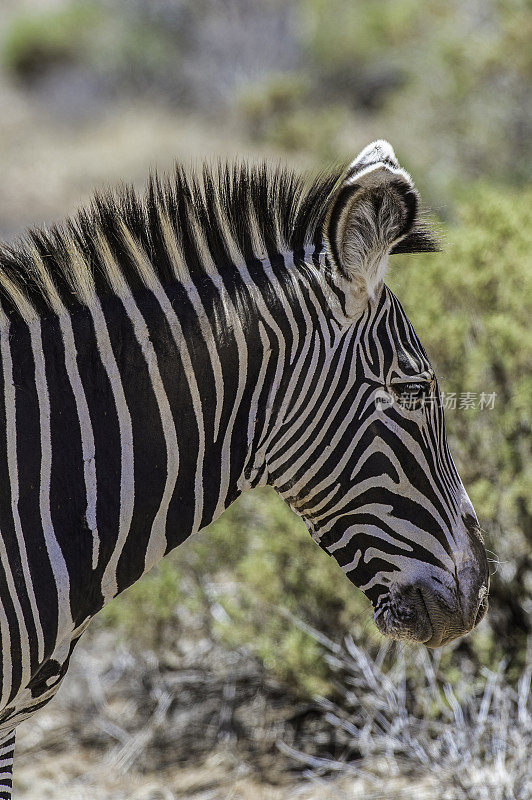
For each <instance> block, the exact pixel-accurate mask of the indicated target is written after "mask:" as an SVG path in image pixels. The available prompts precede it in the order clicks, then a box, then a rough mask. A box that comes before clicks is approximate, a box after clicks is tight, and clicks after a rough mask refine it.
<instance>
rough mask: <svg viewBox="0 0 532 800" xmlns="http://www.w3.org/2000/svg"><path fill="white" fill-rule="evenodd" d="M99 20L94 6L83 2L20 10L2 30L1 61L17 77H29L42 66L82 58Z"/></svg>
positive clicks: (29, 78) (100, 19)
mask: <svg viewBox="0 0 532 800" xmlns="http://www.w3.org/2000/svg"><path fill="white" fill-rule="evenodd" d="M101 21H102V16H101V13H100V11H99V9H98V8H97V6H96V5H94V4H88V3H85V2H84V3H71V4H68V5H66V6H60V7H59V8H53V9H51V10H42V11H40V12H35V11H33V12H29V11H27V10H26V11H24V12H21V13H20V14H19V15H16V16H15V18H14V19H13V20H12V21H11V22H10V23H9V25H7V26H6V28H5V30H4V35H3V38H2V61H3V64H4V66H5V67H6V68H7V69H8V70H9V71H10V72H11V73H13V74H15V75H16V76H17V77H19V78H21V79H23V80H31V79H32V78H33V77H35V76H36V75H38V74H39V73H40V72H41V71H42V70H43V69H47V68H49V67H51V66H56V65H58V64H63V63H65V62H72V61H79V60H82V59H83V58H86V57H87V55H88V53H89V52H90V49H91V45H93V44H94V37H95V35H97V32H98V27H99V25H100V24H101Z"/></svg>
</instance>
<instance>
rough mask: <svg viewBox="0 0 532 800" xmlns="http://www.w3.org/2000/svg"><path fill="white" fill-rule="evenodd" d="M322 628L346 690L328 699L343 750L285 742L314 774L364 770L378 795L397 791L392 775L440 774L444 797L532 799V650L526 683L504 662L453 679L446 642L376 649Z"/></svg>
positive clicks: (437, 786)
mask: <svg viewBox="0 0 532 800" xmlns="http://www.w3.org/2000/svg"><path fill="white" fill-rule="evenodd" d="M310 633H313V632H312V631H310ZM314 635H316V636H318V637H319V640H320V641H321V642H322V644H323V646H324V648H325V651H326V654H325V657H326V659H327V660H328V662H329V664H330V665H331V667H332V669H333V670H334V672H335V674H336V676H337V681H336V685H337V689H338V700H337V701H336V702H332V701H331V700H328V699H325V698H321V699H320V700H319V705H320V707H321V709H322V710H323V712H324V715H325V720H326V722H327V723H328V725H329V726H330V728H331V730H333V731H334V732H335V734H336V742H337V746H338V747H339V749H340V751H341V752H339V753H338V754H337V755H336V756H335V757H332V758H331V757H329V758H323V757H318V758H316V757H315V756H312V755H308V754H306V753H304V752H301V751H299V752H298V751H296V750H294V749H293V748H291V747H288V746H287V745H285V744H281V745H280V748H281V750H282V752H284V753H285V754H286V755H291V756H292V757H293V758H295V759H297V760H298V761H299V762H300V763H302V764H305V765H306V766H307V767H308V770H309V772H308V774H309V775H310V776H313V777H314V778H315V779H319V778H320V777H321V776H323V775H325V774H331V773H334V774H343V775H349V774H350V775H355V776H357V777H364V778H366V779H367V780H369V781H370V782H372V783H373V785H374V791H375V794H374V795H371V796H375V797H381V796H382V797H384V796H387V795H383V794H382V792H385V791H386V788H387V786H388V783H389V780H390V777H391V776H404V777H409V778H411V779H416V778H418V777H419V778H426V777H427V776H430V783H431V785H432V787H433V789H432V790H433V791H436V792H437V796H438V797H440V798H442V800H530V797H532V768H531V764H530V755H531V753H532V702H531V701H532V695H531V691H530V688H531V674H532V659H529V660H528V664H527V666H526V668H525V670H524V671H523V673H522V675H521V678H520V680H519V683H518V686H517V687H516V688H514V687H513V686H511V685H510V684H508V683H507V682H506V680H505V670H504V668H505V665H504V664H503V663H501V664H500V665H499V668H498V669H497V670H496V671H491V670H488V669H482V670H481V674H480V675H477V676H475V677H474V679H473V680H472V679H471V676H467V677H466V676H459V677H458V679H457V680H456V682H455V683H454V684H453V685H451V683H449V682H447V681H446V680H445V679H444V678H442V677H441V676H440V675H439V672H438V665H439V660H440V653H439V652H436V653H434V654H429V651H427V650H426V649H425V648H415V649H410V648H407V647H405V646H398V647H397V646H396V647H391V646H390V645H389V644H388V643H387V642H384V643H383V646H382V648H381V650H380V652H378V653H377V654H376V655H375V656H370V655H369V654H368V653H367V652H366V651H365V650H363V649H362V648H360V647H358V646H357V645H356V644H355V642H354V641H353V640H352V639H347V640H346V642H345V646H344V647H339V646H337V645H336V644H334V643H333V642H330V641H328V640H327V639H325V638H324V637H323V636H322V635H321V634H318V633H315V632H314ZM390 651H392V657H390V655H391V654H390ZM433 796H434V795H433Z"/></svg>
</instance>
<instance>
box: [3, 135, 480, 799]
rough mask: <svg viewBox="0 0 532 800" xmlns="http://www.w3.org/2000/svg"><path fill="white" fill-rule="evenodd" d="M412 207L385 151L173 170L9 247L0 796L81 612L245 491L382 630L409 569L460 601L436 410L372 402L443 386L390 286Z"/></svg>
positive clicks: (458, 539) (80, 623) (380, 147)
mask: <svg viewBox="0 0 532 800" xmlns="http://www.w3.org/2000/svg"><path fill="white" fill-rule="evenodd" d="M383 154H384V155H383ZM416 209H417V197H416V195H415V191H414V189H413V187H412V184H411V181H410V178H409V176H408V175H407V173H405V172H404V171H403V170H401V169H400V168H399V166H398V165H397V163H396V161H395V157H394V156H393V151H392V150H391V148H389V146H388V145H386V144H385V143H377V145H375V146H374V147H373V150H372V149H371V148H370V149H366V150H365V151H363V153H362V154H361V156H360V157H359V159H357V160H356V161H355V162H353V164H352V165H351V166H350V168H349V169H348V170H347V172H346V173H345V175H344V176H343V177H342V173H341V172H337V173H336V174H332V175H326V176H321V177H319V178H317V179H315V180H313V181H311V182H307V183H306V182H305V181H304V180H303V179H302V178H300V177H297V176H294V175H293V174H291V173H289V172H286V171H283V170H273V171H270V170H269V169H267V168H266V167H253V168H252V167H247V166H245V165H238V166H227V167H225V166H224V167H220V168H219V169H218V170H214V171H209V170H205V171H204V173H203V175H202V176H201V178H199V177H196V176H191V177H187V176H186V175H185V173H184V172H183V171H182V170H180V169H178V170H177V173H176V175H175V177H174V179H173V180H172V181H170V180H168V181H166V182H165V183H164V184H161V183H160V182H159V181H158V180H153V181H152V182H151V183H150V186H149V189H148V193H147V195H146V197H145V198H144V199H139V198H138V197H137V196H136V195H135V194H134V193H133V192H132V191H130V190H127V191H125V192H124V193H123V194H122V195H121V196H120V197H115V196H109V197H107V198H103V199H102V198H97V199H96V200H95V201H94V203H93V205H92V207H91V208H90V209H89V210H88V211H82V212H80V214H79V215H78V217H77V218H76V219H75V220H73V221H70V222H68V223H67V224H66V226H64V227H63V228H55V229H52V230H51V231H49V232H44V231H33V232H30V234H28V238H27V240H26V241H25V242H22V243H21V244H20V246H18V247H16V248H4V249H3V250H1V251H0V356H1V363H2V373H1V375H2V380H1V381H0V413H1V415H2V419H3V425H1V426H0V532H1V534H2V535H1V536H0V638H1V648H0V650H1V658H2V679H1V682H0V688H1V702H0V736H3V737H4V738H3V745H2V748H1V752H0V757H1V758H2V759H3V761H2V764H3V767H4V769H3V772H2V775H3V777H2V778H1V780H0V797H4V798H9V797H10V785H11V783H10V781H11V778H10V775H11V767H10V764H11V759H12V750H13V742H14V738H13V734H12V731H13V729H14V728H15V727H16V725H17V724H18V723H19V722H20V721H21V720H23V719H25V718H27V717H28V716H30V715H31V714H32V713H33V712H34V711H35V710H36V709H37V708H39V707H41V706H42V705H44V704H45V703H46V702H48V700H49V699H50V698H51V697H52V696H53V695H54V694H55V692H56V691H57V688H58V686H59V684H60V682H61V680H62V678H63V676H64V674H65V672H66V669H67V667H68V661H69V658H70V655H71V653H72V650H73V647H74V645H75V643H76V642H77V640H78V639H79V636H80V635H81V633H82V632H83V630H84V628H85V627H86V625H87V624H88V621H89V620H90V618H91V617H92V616H94V614H95V613H97V611H98V610H99V609H100V608H101V607H102V606H103V605H104V604H105V603H107V602H108V601H109V600H111V599H112V598H113V597H114V596H115V595H116V594H118V593H119V592H121V591H122V590H123V589H125V588H126V587H127V586H129V585H131V584H132V583H133V582H134V581H135V580H137V579H138V578H139V577H140V576H141V575H142V574H143V573H144V572H145V571H146V570H147V569H149V568H150V567H151V566H152V565H153V564H154V563H156V562H157V561H158V560H159V559H160V558H161V557H162V556H163V555H164V554H165V553H167V552H168V551H169V550H171V549H172V548H174V547H175V546H176V545H178V544H180V543H181V542H182V541H184V539H186V538H187V537H188V536H189V535H190V534H191V533H194V532H196V531H198V530H199V529H200V528H202V527H204V526H206V525H207V524H209V522H211V521H212V520H214V519H216V518H217V517H218V516H219V515H220V514H221V513H222V512H223V510H224V509H225V508H226V507H227V506H228V505H229V504H230V503H231V502H232V501H233V500H234V499H235V498H236V497H237V496H238V495H239V494H240V493H241V492H242V491H244V490H246V489H249V488H252V487H254V486H257V485H261V484H265V483H270V484H271V485H273V486H274V487H275V488H276V489H277V491H278V492H279V493H280V494H281V495H282V496H283V497H284V498H285V499H286V501H287V502H288V503H289V504H290V505H291V507H292V508H294V510H296V511H297V512H298V513H299V514H301V515H302V516H303V518H304V519H305V520H306V522H307V524H308V526H309V529H310V530H311V532H312V535H313V536H314V538H315V539H316V541H317V542H319V544H320V545H321V546H322V547H324V548H325V549H326V550H327V551H328V552H329V553H330V554H331V555H333V556H334V557H335V558H336V560H337V561H338V563H339V564H340V566H341V567H342V568H343V569H344V571H345V572H346V573H347V574H348V576H349V578H350V579H351V580H352V581H353V582H354V583H355V584H356V585H358V586H360V587H361V588H363V589H364V591H366V592H367V593H368V595H369V596H370V597H371V598H372V600H373V601H374V603H375V607H376V618H377V622H378V624H379V625H380V626H381V627H383V629H384V623H383V622H382V620H383V619H384V616H385V610H386V614H387V615H388V616H387V619H388V618H390V619H391V617H390V615H393V614H392V612H393V608H394V603H395V607H397V602H398V601H397V596H396V594H397V591H398V588H400V587H401V586H402V587H404V586H405V585H407V584H408V585H410V584H415V583H416V581H417V582H418V583H419V581H420V580H421V578H420V576H421V577H422V579H423V580H424V582H425V584H424V585H426V586H428V584H429V583H430V581H433V582H434V583H435V582H438V583H439V585H440V586H442V587H444V588H443V589H442V590H441V592H443V591H446V592H448V593H449V594H453V596H457V594H456V593H457V592H458V590H459V589H458V588H457V584H456V582H455V578H456V575H457V574H459V572H460V569H465V567H466V566H468V565H469V566H470V561H471V559H470V550H471V545H470V539H471V531H470V528H471V525H470V527H469V529H468V530H466V529H465V528H464V522H463V520H464V514H465V512H464V509H466V511H467V513H468V514H470V515H471V514H472V513H473V512H472V509H471V508H470V505H469V504H468V501H467V496H466V495H465V492H464V490H463V487H462V485H461V483H460V480H459V478H458V476H457V474H456V470H455V468H454V465H453V462H452V459H451V457H450V455H449V452H448V449H447V445H446V442H445V433H444V429H443V419H442V413H441V409H440V408H439V406H438V404H437V403H434V404H430V406H429V405H427V406H425V407H424V408H423V409H421V410H414V411H409V410H405V409H403V408H401V406H400V405H399V404H395V405H394V406H392V407H390V408H389V409H387V410H385V411H383V410H382V409H380V408H379V406H378V404H376V402H375V396H376V395H375V393H376V391H377V390H379V389H381V390H382V389H386V390H387V391H389V392H392V393H393V392H394V391H396V389H394V386H395V387H397V386H398V385H399V384H400V383H401V382H411V383H412V382H416V383H417V384H422V385H423V386H424V387H430V392H432V393H435V392H437V386H436V383H435V380H434V379H433V374H432V370H431V367H430V364H429V362H428V360H427V358H426V356H425V354H424V351H423V349H422V347H421V345H420V344H419V342H418V340H417V338H416V335H415V333H414V332H413V330H412V328H411V326H410V324H409V322H408V320H407V319H406V317H405V314H404V312H403V310H402V308H401V306H400V305H399V303H398V301H397V300H396V299H395V298H394V296H393V295H392V294H391V292H389V290H388V289H386V288H385V287H383V278H384V266H385V260H386V256H387V254H388V253H389V252H390V251H391V250H394V249H395V250H398V251H399V250H401V251H409V250H410V251H412V252H413V251H416V250H423V249H434V242H433V240H432V239H431V238H430V235H429V233H428V231H427V230H426V229H425V228H424V227H423V226H422V225H420V224H419V223H418V222H417V216H416ZM471 519H473V517H471ZM468 548H469V549H468ZM469 566H468V568H469ZM392 590H393V591H392ZM394 592H395V593H396V594H395V595H394ZM441 592H440V593H441ZM477 605H478V604H477ZM387 624H388V629H386V632H388V633H390V634H391V635H403V636H410V638H415V636H416V635H417V634H416V633H415V631H413V630H410V629H409V630H407V629H406V628H404V629H402V630H399V629H398V628H397V627H396V628H393V625H392V624H391V623H390V620H389V619H388V623H387ZM455 634H456V631H454V630H449V631H447V632H446V634H445V636H446V637H447V638H449V637H450V636H452V635H455ZM434 635H435V634H434ZM418 638H420V637H419V636H418ZM428 638H430V637H425V639H423V640H426V639H428ZM443 638H444V634H443V633H442V634H441V636H440V639H441V640H443ZM433 639H434V637H433ZM2 781H3V784H2ZM2 791H3V794H2Z"/></svg>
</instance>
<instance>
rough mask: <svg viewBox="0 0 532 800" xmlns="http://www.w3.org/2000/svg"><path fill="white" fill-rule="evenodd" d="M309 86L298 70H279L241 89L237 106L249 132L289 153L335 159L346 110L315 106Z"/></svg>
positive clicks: (337, 107) (256, 139)
mask: <svg viewBox="0 0 532 800" xmlns="http://www.w3.org/2000/svg"><path fill="white" fill-rule="evenodd" d="M309 88H310V87H309V84H308V81H306V80H304V79H303V78H302V77H301V75H299V74H298V73H280V74H273V75H270V76H269V77H268V78H266V79H265V80H264V81H263V82H261V83H258V84H253V85H251V86H248V87H246V89H245V90H242V91H241V92H240V94H239V96H238V100H237V107H238V112H239V116H240V119H241V121H242V123H243V125H244V127H245V130H246V133H247V135H248V136H250V138H252V139H253V140H255V141H257V142H268V143H269V144H271V145H273V146H274V147H276V148H279V149H281V150H284V151H286V152H297V151H306V152H311V153H313V154H314V157H315V158H317V159H321V160H322V161H328V160H332V159H334V158H335V157H336V156H337V153H338V143H337V137H338V134H339V132H340V130H341V128H342V123H343V122H344V121H345V113H344V111H343V109H342V108H341V106H332V105H330V106H327V107H326V108H323V109H317V108H315V107H313V105H312V103H311V102H310V96H309Z"/></svg>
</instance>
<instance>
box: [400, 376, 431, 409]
mask: <svg viewBox="0 0 532 800" xmlns="http://www.w3.org/2000/svg"><path fill="white" fill-rule="evenodd" d="M432 383H433V382H432V381H408V382H404V383H393V384H392V385H391V386H390V389H391V390H392V392H393V394H394V395H395V397H396V399H397V402H398V403H399V405H400V406H402V407H403V408H405V409H407V410H408V411H411V410H412V409H417V408H421V407H422V406H423V404H424V403H425V402H427V401H430V398H431V395H432Z"/></svg>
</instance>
